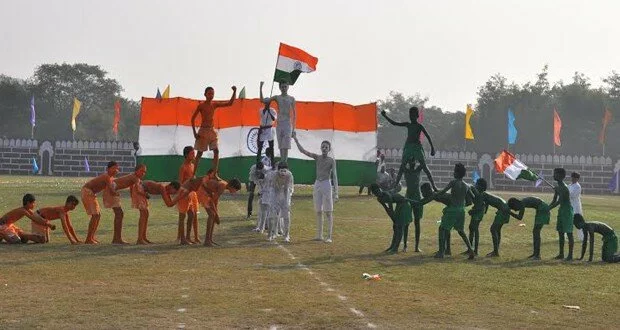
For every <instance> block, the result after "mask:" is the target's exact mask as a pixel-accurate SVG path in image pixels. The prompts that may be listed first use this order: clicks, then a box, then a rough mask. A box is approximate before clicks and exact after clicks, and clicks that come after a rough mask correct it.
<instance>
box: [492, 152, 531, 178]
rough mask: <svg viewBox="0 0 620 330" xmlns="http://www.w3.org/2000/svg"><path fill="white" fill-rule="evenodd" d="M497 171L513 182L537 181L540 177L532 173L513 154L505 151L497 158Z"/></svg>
mask: <svg viewBox="0 0 620 330" xmlns="http://www.w3.org/2000/svg"><path fill="white" fill-rule="evenodd" d="M495 170H496V171H497V173H504V175H505V176H506V177H508V178H510V179H511V180H517V179H524V180H528V181H536V180H537V179H538V176H537V175H536V174H534V172H532V171H530V170H529V169H528V167H527V166H525V164H523V163H521V161H519V160H518V159H517V158H516V157H515V156H514V155H513V154H511V153H510V152H508V151H506V150H504V151H502V153H500V154H499V156H498V157H497V158H495Z"/></svg>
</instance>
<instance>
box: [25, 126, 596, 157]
mask: <svg viewBox="0 0 620 330" xmlns="http://www.w3.org/2000/svg"><path fill="white" fill-rule="evenodd" d="M30 139H31V140H34V125H33V126H32V127H31V128H30ZM603 155H605V145H603Z"/></svg>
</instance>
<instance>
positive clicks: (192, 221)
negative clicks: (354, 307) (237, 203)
mask: <svg viewBox="0 0 620 330" xmlns="http://www.w3.org/2000/svg"><path fill="white" fill-rule="evenodd" d="M183 157H185V160H184V161H183V164H182V165H181V168H179V183H180V184H184V183H186V182H187V181H189V180H190V179H192V178H193V177H194V173H195V172H196V165H195V164H194V161H195V160H196V153H195V152H194V148H193V147H192V146H186V147H185V148H183ZM198 204H199V203H198V195H196V192H195V191H191V192H190V193H189V195H187V197H184V198H181V199H179V202H178V204H177V210H178V211H179V226H178V231H177V241H178V242H180V244H181V245H187V244H194V243H200V239H199V238H198V217H197V216H196V213H197V212H198ZM185 215H187V233H186V232H185V227H184V225H185V224H184V221H185ZM192 229H193V230H194V240H193V241H192V239H191V233H192Z"/></svg>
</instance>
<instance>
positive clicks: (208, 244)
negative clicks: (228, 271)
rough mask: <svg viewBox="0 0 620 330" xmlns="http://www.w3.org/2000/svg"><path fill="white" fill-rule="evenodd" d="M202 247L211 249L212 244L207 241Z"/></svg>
mask: <svg viewBox="0 0 620 330" xmlns="http://www.w3.org/2000/svg"><path fill="white" fill-rule="evenodd" d="M203 245H204V246H207V247H213V244H212V243H211V242H208V241H205V243H204V244H203Z"/></svg>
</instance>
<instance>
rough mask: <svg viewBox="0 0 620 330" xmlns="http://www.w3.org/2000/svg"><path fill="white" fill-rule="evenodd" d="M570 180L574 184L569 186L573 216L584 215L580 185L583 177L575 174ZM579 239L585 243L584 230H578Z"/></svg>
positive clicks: (572, 174)
mask: <svg viewBox="0 0 620 330" xmlns="http://www.w3.org/2000/svg"><path fill="white" fill-rule="evenodd" d="M570 178H571V181H572V182H573V183H571V184H569V185H568V193H569V194H570V205H571V206H572V207H573V216H574V215H575V214H581V215H583V210H582V209H581V185H580V184H579V179H580V178H581V175H580V174H579V173H577V172H573V173H571V175H570ZM577 238H579V240H580V241H582V242H583V229H577Z"/></svg>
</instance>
